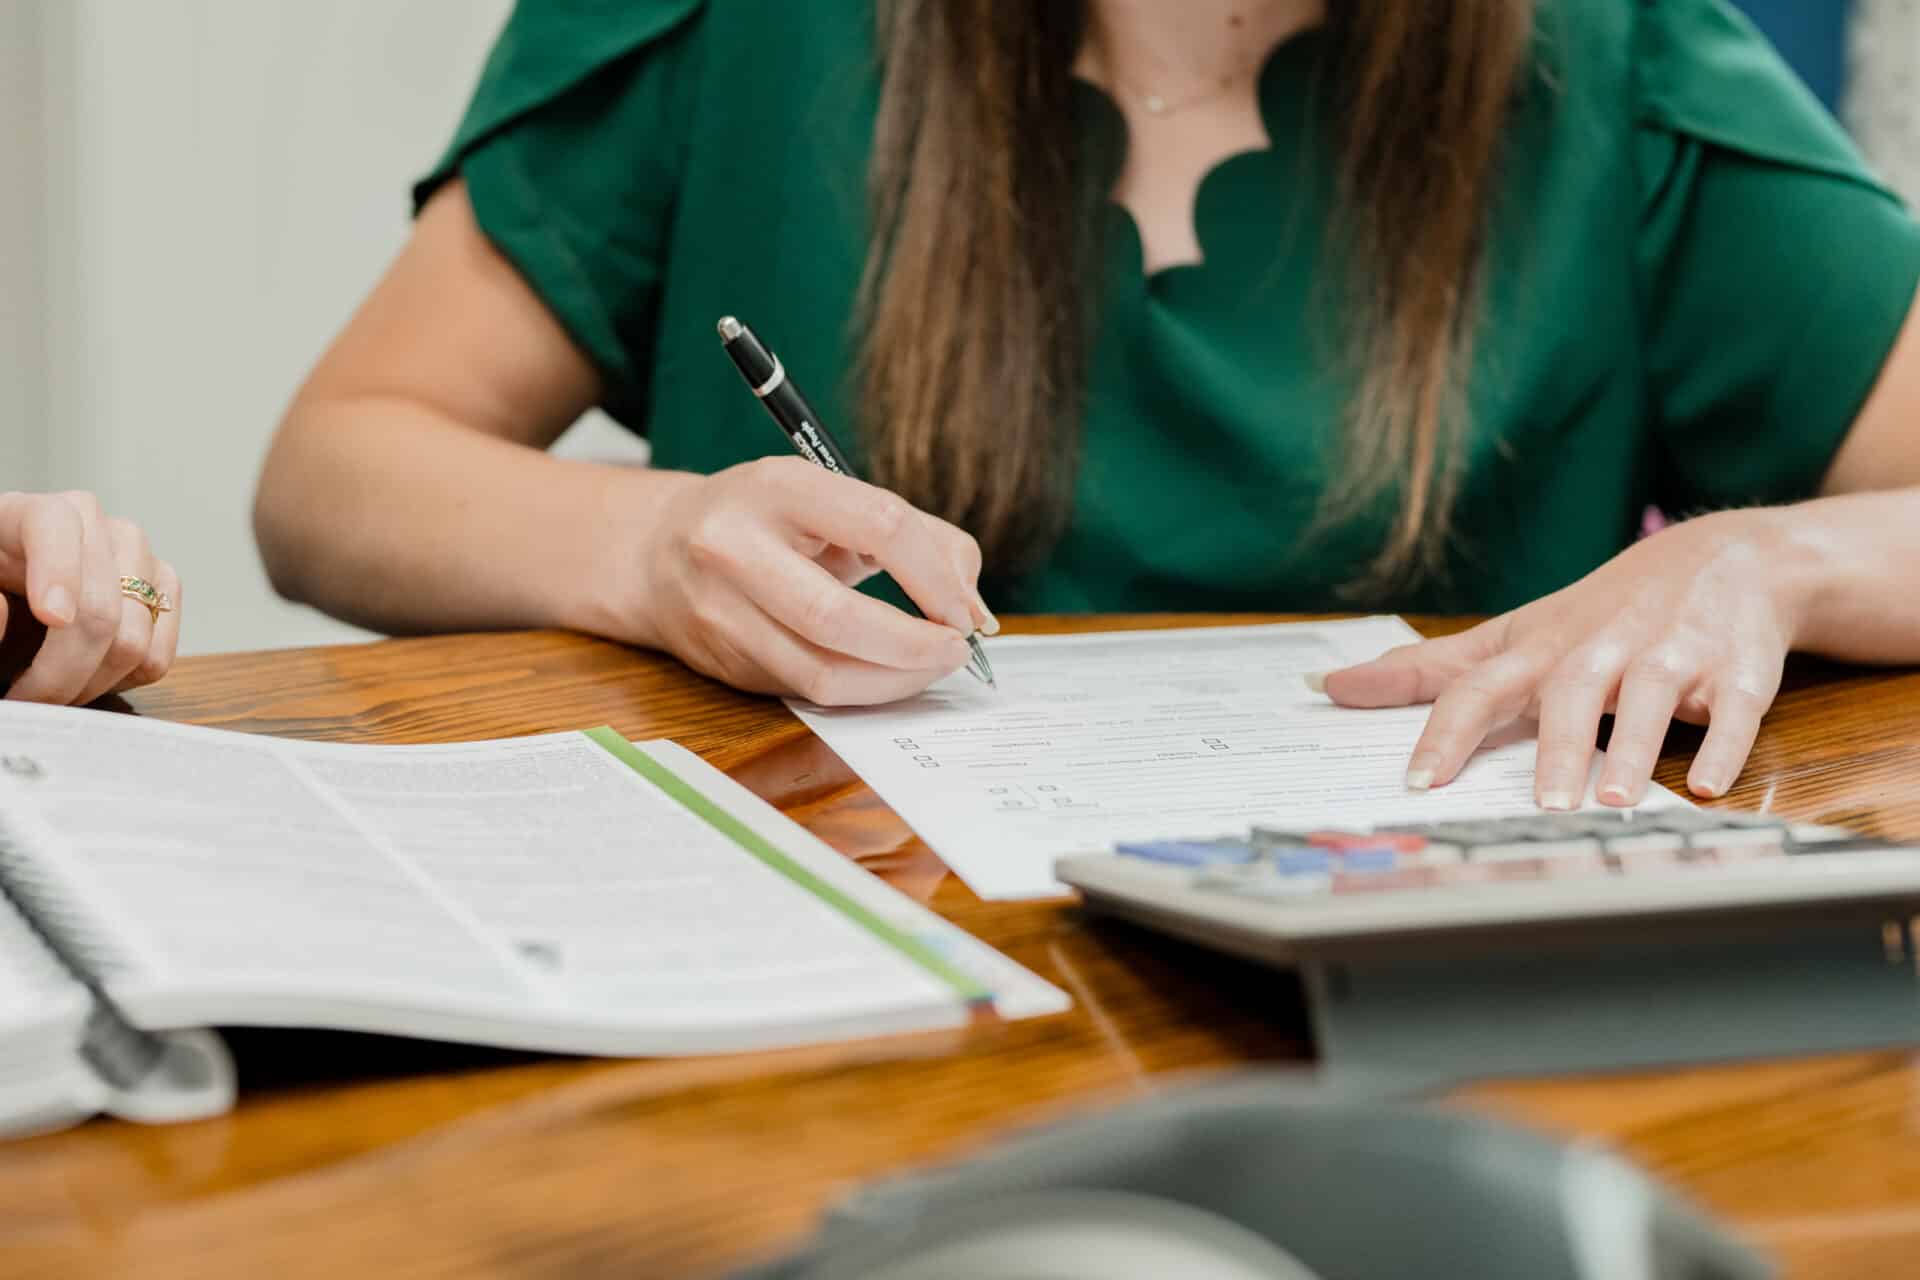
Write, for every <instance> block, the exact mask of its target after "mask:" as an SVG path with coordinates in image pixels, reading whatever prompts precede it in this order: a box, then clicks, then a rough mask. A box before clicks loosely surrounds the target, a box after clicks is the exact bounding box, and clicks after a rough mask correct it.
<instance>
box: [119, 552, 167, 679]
mask: <svg viewBox="0 0 1920 1280" xmlns="http://www.w3.org/2000/svg"><path fill="white" fill-rule="evenodd" d="M153 571H154V576H153V577H151V578H149V579H148V581H149V582H151V583H153V585H154V586H155V587H157V588H159V590H160V595H161V597H162V598H163V599H164V600H165V601H166V603H167V604H169V605H171V606H172V607H171V608H169V609H164V610H162V611H161V613H160V620H159V621H158V622H156V623H155V624H154V627H153V641H152V643H150V644H149V645H148V646H147V656H146V658H145V660H144V661H142V662H141V663H140V665H139V666H137V667H135V668H134V669H133V671H132V673H131V674H129V675H128V676H127V678H126V679H124V680H122V681H121V682H120V683H119V684H118V685H116V686H114V687H115V688H116V690H118V689H137V688H139V687H140V686H142V685H149V684H152V683H153V682H154V681H156V680H158V679H159V678H160V677H161V676H164V675H166V674H167V671H168V670H169V669H170V668H171V667H172V666H173V660H174V657H175V656H176V655H177V654H178V653H179V651H180V608H181V605H180V575H179V574H177V573H175V572H174V568H173V566H172V565H170V564H168V563H167V562H166V561H165V560H156V561H154V566H153Z"/></svg>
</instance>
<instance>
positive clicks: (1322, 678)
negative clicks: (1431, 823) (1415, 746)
mask: <svg viewBox="0 0 1920 1280" xmlns="http://www.w3.org/2000/svg"><path fill="white" fill-rule="evenodd" d="M1300 679H1301V681H1302V682H1303V683H1305V684H1306V686H1307V689H1308V690H1309V691H1310V692H1312V693H1325V692H1326V691H1327V673H1326V672H1324V671H1309V672H1307V674H1305V675H1303V676H1301V677H1300ZM1408 776H1412V775H1408Z"/></svg>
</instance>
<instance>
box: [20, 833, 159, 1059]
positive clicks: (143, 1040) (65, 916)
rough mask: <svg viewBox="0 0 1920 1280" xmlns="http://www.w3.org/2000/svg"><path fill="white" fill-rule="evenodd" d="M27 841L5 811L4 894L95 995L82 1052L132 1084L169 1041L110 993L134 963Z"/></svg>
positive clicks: (81, 1047)
mask: <svg viewBox="0 0 1920 1280" xmlns="http://www.w3.org/2000/svg"><path fill="white" fill-rule="evenodd" d="M22 843H23V842H21V841H20V840H19V839H18V837H17V836H15V834H14V832H13V829H12V828H11V827H10V826H9V825H8V824H7V821H6V817H5V815H4V814H0V894H4V895H5V896H6V897H7V899H8V900H9V901H10V902H12V903H13V905H14V908H15V910H17V911H18V912H19V914H20V917H21V918H22V919H23V920H25V921H26V922H27V927H28V928H30V929H32V930H33V931H34V933H35V934H36V935H37V936H38V937H39V939H40V941H41V942H42V943H44V944H45V945H46V948H47V950H48V951H50V952H52V953H53V956H54V958H55V959H57V960H58V961H59V962H60V963H61V965H62V966H64V967H65V968H66V970H67V972H69V973H71V974H72V975H73V976H74V978H75V980H76V981H78V982H79V983H80V984H81V985H82V986H84V987H86V989H87V993H88V995H90V996H91V997H92V998H93V1012H92V1013H91V1014H90V1015H89V1016H88V1018H87V1024H86V1029H85V1031H84V1032H83V1034H82V1036H81V1041H80V1056H81V1057H82V1058H83V1059H85V1061H86V1063H87V1065H88V1066H90V1067H92V1068H93V1069H94V1071H96V1072H97V1073H99V1075H100V1078H101V1079H103V1080H105V1081H106V1082H107V1083H108V1084H110V1085H112V1086H113V1087H114V1088H116V1089H121V1090H129V1089H132V1088H134V1087H135V1086H137V1085H138V1084H140V1082H141V1081H143V1080H144V1079H146V1077H147V1076H148V1074H149V1073H151V1072H152V1070H153V1069H154V1067H155V1066H156V1065H157V1064H158V1063H159V1062H160V1060H161V1058H162V1057H163V1056H164V1054H165V1052H166V1043H165V1041H163V1040H162V1039H161V1038H160V1037H159V1036H156V1035H153V1034H151V1033H149V1032H146V1031H142V1030H140V1029H139V1028H138V1027H136V1026H134V1025H133V1024H132V1023H131V1022H129V1021H127V1017H126V1015H125V1014H124V1013H122V1012H121V1011H120V1008H119V1006H118V1005H116V1004H114V1002H113V999H112V997H110V996H109V995H107V992H106V987H105V985H104V984H105V983H106V982H107V981H109V980H110V979H112V978H113V977H114V976H115V975H117V974H119V973H123V972H126V970H127V967H128V966H127V965H126V963H125V961H124V960H123V959H122V958H121V957H120V955H119V953H118V952H117V951H116V950H115V949H114V948H113V947H112V945H111V944H109V943H108V942H107V941H106V940H105V939H104V938H102V937H101V936H100V934H99V932H98V931H97V930H96V929H94V928H92V927H91V925H90V923H89V922H88V921H87V919H86V917H85V916H84V915H83V914H82V913H81V912H79V911H77V910H76V909H75V908H74V907H73V905H72V904H71V903H70V902H68V901H67V899H66V897H65V895H64V894H63V893H62V892H61V891H60V888H59V886H58V885H57V884H55V883H54V881H53V880H52V878H51V877H49V876H48V875H47V873H46V871H45V869H44V868H42V867H41V866H40V865H39V864H38V863H37V862H35V860H34V859H33V858H31V857H30V856H28V854H27V852H26V851H25V849H24V848H23V847H22Z"/></svg>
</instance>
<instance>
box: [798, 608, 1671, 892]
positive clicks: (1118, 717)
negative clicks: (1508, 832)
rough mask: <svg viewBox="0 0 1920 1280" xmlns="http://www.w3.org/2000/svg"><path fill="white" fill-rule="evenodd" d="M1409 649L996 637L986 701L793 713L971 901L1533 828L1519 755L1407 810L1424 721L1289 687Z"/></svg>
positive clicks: (958, 695) (1346, 639)
mask: <svg viewBox="0 0 1920 1280" xmlns="http://www.w3.org/2000/svg"><path fill="white" fill-rule="evenodd" d="M1418 638H1419V637H1418V635H1417V633H1415V632H1414V631H1413V629H1412V628H1411V627H1408V626H1407V625H1406V623H1405V622H1403V621H1401V620H1400V619H1398V618H1362V619H1354V620H1350V621H1342V622H1324V623H1283V624H1278V625H1273V626H1252V627H1220V628H1192V629H1181V630H1171V631H1135V632H1106V633H1098V634H1086V635H1061V636H1002V637H999V638H997V639H995V640H994V641H993V643H992V645H991V646H990V649H991V654H992V658H993V666H994V672H995V675H996V676H997V678H998V680H999V684H1000V689H999V691H998V692H997V693H996V692H994V691H992V690H989V689H986V688H983V687H981V686H980V685H978V684H976V683H975V682H974V681H973V680H971V679H970V678H968V677H967V676H966V675H964V674H961V675H956V676H952V677H949V678H947V679H945V680H943V681H941V682H940V683H938V684H936V685H935V686H934V687H933V688H932V689H930V690H928V692H927V693H925V694H923V695H922V696H920V697H918V698H913V699H909V700H907V701H904V702H900V703H895V704H893V705H890V706H884V707H861V708H833V709H826V708H819V707H813V706H810V705H806V704H798V703H796V704H792V705H793V709H794V711H795V713H796V714H797V715H799V717H800V718H801V719H802V720H804V721H805V722H806V723H807V725H808V727H809V728H811V729H812V730H813V731H814V732H815V733H817V734H819V735H820V737H821V738H823V739H824V740H825V741H826V743H827V745H828V746H830V747H832V748H833V750H834V751H835V752H836V753H837V754H838V755H839V756H840V758H841V759H842V760H844V761H845V762H846V763H847V765H848V766H849V767H851V768H852V769H853V770H854V771H855V772H856V773H858V774H859V775H860V776H861V777H862V778H863V779H865V780H866V782H867V784H868V785H869V786H871V787H872V788H873V789H874V790H875V791H876V792H878V793H879V794H880V797H881V798H882V799H883V800H885V801H886V802H887V803H888V805H890V806H891V807H892V808H893V809H894V811H895V812H897V813H898V814H900V816H901V817H902V818H904V819H906V821H907V822H908V823H909V824H910V825H911V826H912V827H913V829H914V830H915V831H916V832H918V833H919V834H920V836H921V838H922V839H924V840H925V841H926V842H927V843H928V844H929V845H931V846H932V847H933V850H934V851H935V852H936V853H938V854H939V855H940V856H941V857H942V858H943V859H944V860H945V861H946V863H947V865H948V866H950V867H951V868H952V869H953V870H954V871H955V872H956V873H957V874H958V875H959V876H960V877H961V878H962V879H964V880H965V881H966V882H967V883H968V885H970V886H971V887H972V888H973V890H974V891H975V892H976V893H978V894H980V896H982V897H984V898H1031V897H1044V896H1047V895H1050V894H1055V893H1063V892H1065V888H1064V886H1062V885H1060V884H1059V883H1058V882H1057V881H1055V880H1054V878H1053V862H1054V859H1055V858H1058V857H1064V856H1067V855H1070V854H1075V853H1088V852H1102V851H1105V850H1106V849H1109V848H1111V847H1112V845H1113V843H1114V842H1115V841H1117V840H1130V839H1151V838H1154V837H1183V836H1193V837H1208V836H1219V835H1230V834H1237V833H1241V832H1244V831H1246V830H1247V828H1248V827H1250V826H1251V825H1253V824H1254V823H1256V822H1267V823H1273V824H1276V825H1296V826H1321V825H1342V826H1352V825H1370V824H1378V823H1387V822H1411V821H1420V820H1432V819H1439V818H1444V817H1449V816H1456V817H1464V816H1487V817H1491V816H1495V815H1501V814H1518V813H1530V812H1533V810H1534V803H1533V758H1534V743H1533V742H1532V741H1531V740H1530V739H1525V740H1514V741H1504V742H1497V743H1495V744H1492V745H1491V746H1490V748H1489V749H1487V750H1483V751H1482V752H1481V753H1480V754H1478V755H1477V756H1475V757H1474V759H1473V760H1472V761H1471V762H1470V763H1469V764H1468V766H1467V768H1466V769H1465V770H1464V771H1463V772H1462V774H1461V776H1460V777H1459V778H1458V779H1456V780H1455V781H1454V782H1453V783H1451V784H1449V785H1448V786H1445V787H1441V788H1438V789H1436V790H1434V791H1431V792H1426V793H1415V792H1409V791H1408V790H1407V789H1406V786H1405V783H1404V775H1405V770H1406V761H1407V756H1408V755H1409V754H1410V753H1411V751H1412V749H1413V745H1414V743H1415V741H1416V740H1418V738H1419V735H1420V730H1421V726H1422V725H1424V724H1425V722H1426V717H1427V710H1428V709H1427V708H1425V707H1412V708H1397V709H1387V710H1376V711H1356V710H1351V709H1346V708H1340V707H1335V706H1333V705H1332V704H1330V703H1328V702H1327V701H1326V699H1325V698H1323V697H1320V696H1318V695H1316V694H1313V693H1311V692H1310V691H1309V690H1308V689H1307V688H1306V686H1305V684H1304V683H1302V681H1301V678H1300V677H1301V676H1302V675H1303V674H1305V673H1307V672H1310V671H1325V670H1329V669H1332V668H1337V667H1342V666H1347V665H1349V664H1351V663H1355V662H1362V661H1365V660H1367V659H1369V658H1373V657H1377V656H1378V655H1379V654H1381V653H1384V652H1385V651H1386V650H1388V649H1390V648H1393V647H1395V646H1396V645H1401V644H1405V643H1407V642H1408V641H1410V640H1416V639H1418ZM1596 768H1597V766H1596ZM1647 803H1648V804H1652V805H1661V804H1680V803H1685V802H1684V801H1682V800H1680V799H1679V798H1678V797H1677V796H1675V795H1673V793H1672V792H1670V791H1667V790H1665V789H1664V788H1662V787H1658V786H1655V787H1653V788H1651V790H1650V792H1649V795H1648V800H1647Z"/></svg>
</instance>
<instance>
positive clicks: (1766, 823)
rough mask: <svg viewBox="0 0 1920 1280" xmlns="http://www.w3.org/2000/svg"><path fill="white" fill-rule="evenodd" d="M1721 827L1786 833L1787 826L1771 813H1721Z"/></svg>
mask: <svg viewBox="0 0 1920 1280" xmlns="http://www.w3.org/2000/svg"><path fill="white" fill-rule="evenodd" d="M1719 818H1720V825H1721V826H1724V827H1735V828H1738V829H1740V830H1742V831H1784V830H1786V826H1787V824H1786V823H1785V822H1783V821H1781V820H1780V819H1779V818H1776V817H1774V816H1773V815H1772V814H1770V813H1721V814H1719Z"/></svg>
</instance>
